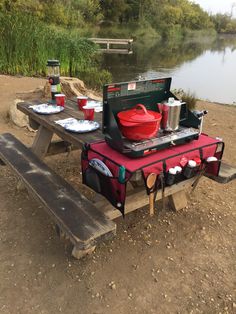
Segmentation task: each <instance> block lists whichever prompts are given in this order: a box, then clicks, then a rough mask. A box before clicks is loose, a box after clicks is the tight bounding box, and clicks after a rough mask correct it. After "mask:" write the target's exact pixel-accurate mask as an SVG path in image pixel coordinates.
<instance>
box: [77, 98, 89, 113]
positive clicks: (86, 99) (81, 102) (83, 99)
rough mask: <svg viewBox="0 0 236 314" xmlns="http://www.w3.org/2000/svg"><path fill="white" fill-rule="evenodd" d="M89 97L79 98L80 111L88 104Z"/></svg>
mask: <svg viewBox="0 0 236 314" xmlns="http://www.w3.org/2000/svg"><path fill="white" fill-rule="evenodd" d="M87 101H88V97H87V96H77V104H78V108H79V110H82V109H83V107H84V106H85V105H86V104H87Z"/></svg>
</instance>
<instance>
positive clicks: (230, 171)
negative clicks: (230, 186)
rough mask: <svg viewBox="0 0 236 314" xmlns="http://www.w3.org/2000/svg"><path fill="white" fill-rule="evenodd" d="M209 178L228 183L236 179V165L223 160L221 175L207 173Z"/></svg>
mask: <svg viewBox="0 0 236 314" xmlns="http://www.w3.org/2000/svg"><path fill="white" fill-rule="evenodd" d="M206 176H207V177H208V178H210V179H212V180H214V181H216V182H218V183H228V182H230V181H232V180H235V179H236V167H233V166H230V165H228V164H226V163H225V162H221V165H220V172H219V175H218V176H217V177H216V176H213V175H208V174H207V175H206Z"/></svg>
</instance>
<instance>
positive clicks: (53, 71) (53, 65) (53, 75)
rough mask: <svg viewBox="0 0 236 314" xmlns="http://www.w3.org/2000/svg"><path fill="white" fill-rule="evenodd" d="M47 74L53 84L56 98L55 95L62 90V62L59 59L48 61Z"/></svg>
mask: <svg viewBox="0 0 236 314" xmlns="http://www.w3.org/2000/svg"><path fill="white" fill-rule="evenodd" d="M47 74H48V81H49V83H50V85H51V95H52V99H53V100H54V99H55V95H56V94H59V93H60V92H61V85H60V63H59V61H58V60H48V61H47Z"/></svg>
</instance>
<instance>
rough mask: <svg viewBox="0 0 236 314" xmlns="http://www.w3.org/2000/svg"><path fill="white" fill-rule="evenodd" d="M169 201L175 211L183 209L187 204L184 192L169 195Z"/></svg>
mask: <svg viewBox="0 0 236 314" xmlns="http://www.w3.org/2000/svg"><path fill="white" fill-rule="evenodd" d="M169 201H170V204H171V206H172V208H173V209H174V210H175V211H178V210H180V209H183V208H184V207H186V206H187V204H188V200H187V196H186V193H185V191H184V190H182V191H178V192H176V193H174V194H171V195H169Z"/></svg>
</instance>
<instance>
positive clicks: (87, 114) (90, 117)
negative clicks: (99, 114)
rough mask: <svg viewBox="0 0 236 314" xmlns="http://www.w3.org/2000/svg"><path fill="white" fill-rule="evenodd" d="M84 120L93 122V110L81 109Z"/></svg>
mask: <svg viewBox="0 0 236 314" xmlns="http://www.w3.org/2000/svg"><path fill="white" fill-rule="evenodd" d="M83 113H84V119H85V120H94V108H88V109H87V108H86V106H85V108H83Z"/></svg>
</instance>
